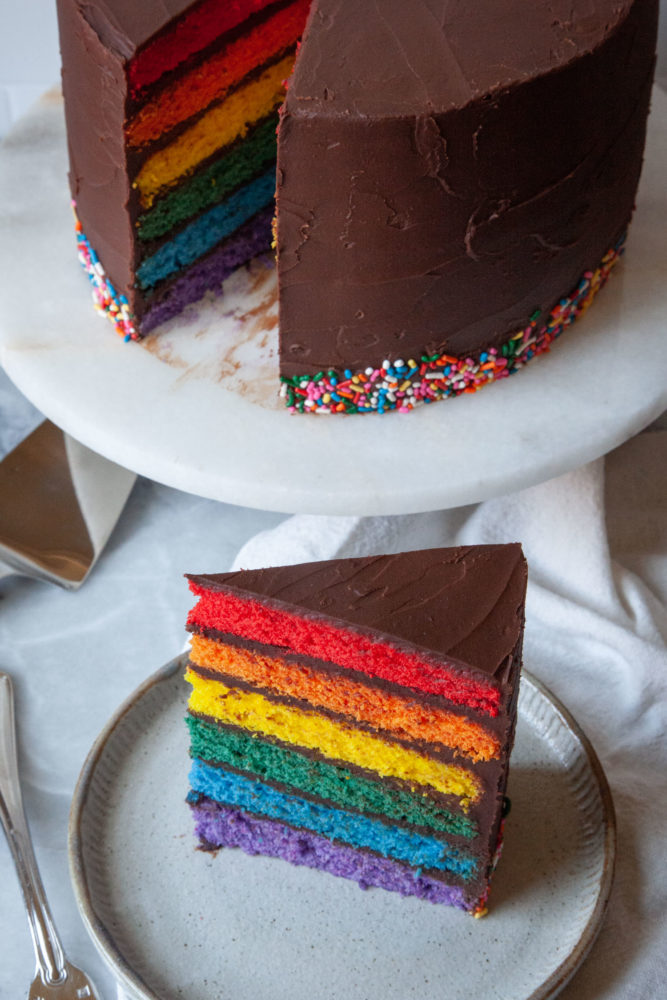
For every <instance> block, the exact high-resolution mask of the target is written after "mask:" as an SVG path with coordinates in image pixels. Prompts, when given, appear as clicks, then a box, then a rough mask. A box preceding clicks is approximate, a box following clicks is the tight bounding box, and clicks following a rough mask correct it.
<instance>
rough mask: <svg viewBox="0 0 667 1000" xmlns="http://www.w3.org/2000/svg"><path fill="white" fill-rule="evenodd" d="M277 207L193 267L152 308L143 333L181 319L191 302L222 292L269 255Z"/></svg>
mask: <svg viewBox="0 0 667 1000" xmlns="http://www.w3.org/2000/svg"><path fill="white" fill-rule="evenodd" d="M273 214H274V208H273V205H271V206H270V207H269V208H266V209H264V210H263V211H261V212H259V213H258V214H257V215H255V216H253V218H252V219H250V220H249V221H248V222H246V223H245V224H244V225H243V226H241V227H240V228H239V229H238V230H237V231H236V233H235V234H234V236H232V237H231V238H230V239H228V240H227V241H226V242H225V243H224V244H223V245H222V246H221V247H218V249H217V250H214V251H213V252H212V253H210V254H208V256H206V257H203V258H202V259H201V260H199V261H197V262H196V263H195V264H193V265H192V267H190V268H189V269H188V270H187V271H186V272H185V274H184V275H183V276H182V277H180V278H179V279H178V280H177V281H175V282H174V283H173V284H171V285H169V287H168V289H167V290H166V291H165V293H164V294H163V295H162V296H161V297H160V300H159V301H158V302H156V303H155V304H154V305H152V306H150V307H149V308H148V309H147V310H146V312H145V313H144V316H143V319H142V322H141V332H142V334H145V333H148V332H149V331H150V330H154V329H155V327H156V326H159V325H160V324H161V323H165V322H166V321H167V320H168V319H173V317H174V316H178V314H179V313H181V312H182V311H183V309H184V308H185V307H186V306H187V305H189V304H190V303H191V302H197V301H198V300H199V299H201V298H202V296H203V295H204V294H205V293H206V292H208V291H210V290H211V289H218V288H219V286H220V285H221V284H222V282H223V281H224V280H225V278H228V277H229V275H230V274H232V272H233V271H235V270H236V268H237V267H240V266H241V264H245V263H247V262H248V261H249V260H251V258H253V257H257V256H258V255H259V254H261V253H266V251H267V250H269V249H270V247H271V240H272V232H271V226H272V223H273Z"/></svg>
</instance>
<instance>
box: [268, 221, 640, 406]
mask: <svg viewBox="0 0 667 1000" xmlns="http://www.w3.org/2000/svg"><path fill="white" fill-rule="evenodd" d="M624 242H625V234H624V235H623V236H622V237H621V238H620V239H619V240H618V242H617V243H616V245H615V246H614V247H612V249H611V250H609V251H608V252H607V253H606V254H605V255H604V257H603V258H602V262H601V264H600V266H599V267H598V268H596V270H595V271H586V272H585V274H584V276H583V277H582V278H581V280H580V281H579V284H578V285H577V287H576V288H575V289H574V291H573V292H571V293H570V295H569V296H567V297H566V298H563V299H561V300H560V302H559V303H558V305H557V306H556V307H555V308H554V309H552V310H551V313H550V314H549V317H548V319H547V321H546V323H544V324H541V325H540V326H539V327H538V319H539V316H540V310H539V309H538V310H536V311H535V312H534V313H533V315H532V316H531V317H530V321H529V323H528V325H527V326H526V327H524V329H523V330H520V331H519V332H518V333H515V334H514V335H513V336H511V337H510V338H509V340H507V341H506V342H505V343H504V344H502V346H501V347H500V348H495V347H491V348H489V349H488V350H485V351H481V352H480V353H478V354H477V355H476V356H475V357H467V358H455V357H451V356H450V355H447V354H433V355H422V357H421V358H420V359H419V361H414V360H410V361H403V360H398V361H394V362H393V363H392V362H390V361H389V360H386V361H383V362H382V365H381V366H380V367H379V368H366V369H365V371H358V372H354V373H353V372H352V371H350V369H349V368H348V369H346V370H345V371H344V372H342V374H341V373H339V372H336V371H335V370H333V369H332V370H330V371H328V372H326V373H325V372H323V371H322V372H318V374H317V375H312V376H311V375H301V376H298V375H297V376H295V377H293V378H287V377H285V376H281V381H282V383H283V384H282V386H281V388H280V395H281V396H282V397H283V398H284V399H285V402H286V404H287V406H288V408H289V410H290V411H291V412H292V413H386V412H387V411H389V410H398V411H399V413H409V412H410V410H413V409H414V408H415V407H416V406H419V405H421V404H422V403H432V402H434V401H435V400H436V399H444V398H446V397H447V396H460V395H461V394H462V393H472V392H477V390H478V389H481V388H482V387H483V386H485V385H487V384H488V383H489V382H497V381H498V380H499V379H501V378H507V377H508V376H509V375H513V374H514V373H515V372H517V371H519V369H521V368H523V366H524V365H526V364H528V362H529V361H530V360H531V359H532V358H534V357H536V356H537V355H538V354H543V353H544V352H545V351H548V350H549V347H550V346H551V344H552V342H553V341H554V340H555V339H556V338H557V337H560V335H561V333H563V331H564V330H566V329H567V328H568V326H571V325H572V323H574V321H575V320H576V319H578V318H579V316H582V315H583V313H585V312H586V310H587V309H588V307H589V306H590V304H591V302H592V301H593V299H594V298H595V296H596V295H597V293H598V292H599V290H600V289H601V288H602V286H603V285H604V284H605V282H606V280H607V278H608V277H609V274H610V273H611V270H612V268H613V267H614V265H615V264H616V263H617V262H618V260H619V259H620V257H621V255H622V253H623V244H624Z"/></svg>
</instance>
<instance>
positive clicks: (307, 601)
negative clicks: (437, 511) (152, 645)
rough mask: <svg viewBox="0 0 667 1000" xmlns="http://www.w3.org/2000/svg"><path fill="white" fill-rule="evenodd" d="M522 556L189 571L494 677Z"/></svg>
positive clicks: (467, 551)
mask: <svg viewBox="0 0 667 1000" xmlns="http://www.w3.org/2000/svg"><path fill="white" fill-rule="evenodd" d="M526 577H527V570H526V563H525V559H524V557H523V553H522V551H521V546H520V545H518V544H512V545H480V546H474V547H460V548H453V549H426V550H423V551H418V552H405V553H401V554H400V555H392V556H371V557H367V558H357V559H334V560H327V561H324V562H317V563H303V564H301V565H299V566H279V567H274V568H271V569H259V570H242V571H240V572H237V573H220V574H216V575H210V576H209V575H205V576H201V575H200V576H190V577H189V579H190V580H192V581H193V582H194V583H196V584H199V585H201V586H204V587H207V588H209V589H212V590H223V591H224V590H227V589H231V590H236V591H242V592H243V593H244V594H246V595H248V596H250V597H259V598H260V599H262V600H264V601H269V602H270V603H272V604H274V605H279V606H281V607H283V608H286V609H287V610H292V611H293V610H294V609H295V608H296V609H299V610H300V611H301V612H306V614H309V615H311V616H314V617H316V618H326V619H329V620H333V621H334V622H335V623H339V624H343V625H345V626H347V627H350V626H352V627H353V628H357V629H359V630H360V631H363V632H364V633H366V634H369V633H372V634H377V633H379V634H380V637H382V638H387V639H389V640H390V641H392V642H394V644H397V645H401V646H408V647H411V648H417V649H419V650H421V651H424V652H426V653H427V654H436V656H439V657H442V658H445V659H446V660H448V661H452V660H453V661H455V662H456V663H458V664H462V665H464V666H466V667H468V668H471V669H473V670H477V671H481V672H483V673H485V674H487V675H489V676H491V677H495V678H496V679H497V680H498V681H499V682H500V683H501V684H502V682H503V681H504V680H505V677H504V676H503V675H504V673H505V672H507V671H508V670H509V667H510V664H511V663H512V662H513V660H514V658H515V654H516V651H517V647H518V646H520V640H521V635H522V629H523V605H524V599H525V589H526Z"/></svg>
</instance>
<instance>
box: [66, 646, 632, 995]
mask: <svg viewBox="0 0 667 1000" xmlns="http://www.w3.org/2000/svg"><path fill="white" fill-rule="evenodd" d="M186 661H187V653H182V654H180V655H179V656H177V657H175V658H174V659H173V660H171V661H170V662H169V663H167V664H165V665H164V666H163V667H161V668H160V669H159V670H158V671H156V672H155V673H154V674H152V675H151V676H150V677H148V678H147V679H146V680H145V681H144V682H143V683H142V684H141V685H140V686H139V687H138V688H136V690H135V691H134V692H133V693H132V694H131V695H129V697H128V698H127V699H126V700H125V701H124V702H123V703H122V704H121V706H120V707H119V708H118V709H117V710H116V712H115V713H114V714H113V715H112V716H111V718H110V719H109V721H108V722H107V724H106V725H105V727H104V729H103V730H102V732H101V733H100V734H99V736H98V737H97V739H96V740H95V742H94V744H93V746H92V747H91V749H90V751H89V753H88V756H87V758H86V760H85V762H84V765H83V768H82V770H81V773H80V775H79V779H78V781H77V784H76V787H75V790H74V795H73V798H72V805H71V809H70V816H69V829H68V855H69V867H70V877H71V881H72V887H73V890H74V895H75V899H76V902H77V906H78V908H79V912H80V914H81V917H82V919H83V922H84V925H85V927H86V930H87V931H88V933H89V935H90V937H91V939H92V941H93V943H94V945H95V947H96V948H97V950H98V952H99V953H100V955H101V957H102V958H103V960H104V961H105V962H106V964H107V966H108V967H109V969H110V970H111V972H112V973H113V975H114V976H116V978H117V980H118V982H119V984H120V986H121V987H122V988H123V989H124V990H126V991H127V992H128V993H129V994H130V995H131V996H133V997H137V998H139V1000H162V998H161V997H160V995H159V994H157V993H155V992H154V991H153V990H152V988H151V987H150V986H148V984H147V983H145V982H144V981H143V980H142V979H141V977H140V976H138V975H137V973H136V972H135V971H134V969H133V968H132V967H131V966H130V965H129V963H128V962H127V961H126V960H125V958H124V957H123V955H122V954H121V953H120V952H119V950H118V949H117V947H116V945H115V942H114V940H113V937H112V936H111V934H110V933H109V931H108V930H107V928H106V926H105V924H104V922H103V921H102V920H100V918H99V917H98V916H97V913H96V911H95V907H94V903H93V898H92V894H91V891H90V888H89V885H88V882H87V880H86V875H85V863H84V859H83V851H84V842H83V837H82V834H81V825H82V820H83V814H84V810H85V808H86V800H87V797H88V793H89V790H90V788H91V785H92V783H93V781H94V779H95V771H96V768H97V765H98V763H99V762H100V758H101V757H102V755H103V753H104V752H105V749H106V746H107V743H108V741H109V739H110V738H111V737H112V735H113V734H114V732H115V730H116V729H117V728H118V726H120V725H121V724H122V723H123V720H124V719H125V717H126V716H127V715H128V714H129V713H130V712H132V711H133V710H134V709H135V707H136V706H137V704H138V703H139V702H140V701H141V700H142V698H143V697H144V696H145V695H146V694H147V693H148V692H149V691H151V690H152V688H154V687H155V686H156V685H158V684H160V683H162V682H165V681H170V680H171V679H172V678H173V677H174V676H175V675H176V674H177V673H180V672H182V671H183V670H184V668H185V663H186ZM521 684H522V687H523V688H524V689H525V688H526V687H528V688H532V689H533V691H534V692H536V693H537V694H539V695H541V696H542V697H543V698H544V699H545V700H546V701H547V702H548V703H549V704H550V707H551V709H552V711H553V713H554V715H555V716H556V717H558V719H559V721H560V723H561V724H562V725H563V726H564V727H565V728H566V729H567V730H569V732H570V734H571V735H572V736H573V737H574V739H575V740H576V742H577V743H578V744H579V746H580V747H581V750H582V752H583V755H584V758H585V762H586V764H587V765H588V768H589V769H590V774H591V777H592V779H593V783H594V786H595V788H596V789H597V791H598V794H599V804H600V808H601V812H602V817H603V820H602V824H603V829H604V845H603V863H602V871H601V876H600V883H599V886H598V892H597V898H596V901H595V904H594V906H593V909H592V911H591V914H590V917H589V919H588V921H587V923H586V924H585V926H584V928H583V930H582V932H581V934H580V936H579V939H578V940H577V942H576V944H575V945H574V947H573V948H572V949H571V950H570V953H569V954H568V955H567V956H566V957H565V958H564V959H563V961H562V962H561V963H560V965H559V966H558V967H557V968H556V969H555V970H554V971H553V972H552V973H551V974H550V975H549V976H548V977H547V978H546V979H545V980H544V982H543V983H541V984H540V986H538V987H537V989H535V990H533V991H532V992H531V993H530V994H526V995H525V996H524V997H520V998H519V997H516V998H515V1000H550V998H552V997H555V996H557V995H558V993H560V992H561V990H563V989H564V988H565V986H566V985H567V984H568V983H569V981H570V980H571V979H572V977H573V976H574V974H575V972H576V971H577V969H578V968H579V967H580V965H581V964H582V963H583V961H584V960H585V959H586V957H587V955H588V954H589V952H590V950H591V948H592V947H593V944H594V942H595V939H596V938H597V935H598V933H599V931H600V928H601V926H602V922H603V920H604V916H605V913H606V911H607V907H608V905H609V897H610V894H611V889H612V884H613V880H614V871H615V865H616V814H615V810H614V803H613V799H612V795H611V791H610V788H609V783H608V781H607V778H606V775H605V773H604V770H603V768H602V764H601V763H600V760H599V758H598V756H597V754H596V752H595V750H594V749H593V746H592V744H591V742H590V740H589V739H588V737H587V736H586V735H585V733H584V732H583V730H582V729H581V727H580V726H579V724H578V723H577V722H576V720H575V719H574V717H573V716H572V714H571V713H570V712H569V711H568V709H567V708H565V706H564V705H563V703H562V702H561V701H560V700H559V699H558V698H556V696H555V695H554V694H552V692H551V691H550V690H549V688H548V687H547V686H546V685H545V684H543V683H542V682H541V681H539V680H538V679H537V678H536V677H534V676H533V675H532V674H531V673H530V672H529V671H527V670H525V669H524V670H523V672H522V677H521Z"/></svg>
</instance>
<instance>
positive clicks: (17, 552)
mask: <svg viewBox="0 0 667 1000" xmlns="http://www.w3.org/2000/svg"><path fill="white" fill-rule="evenodd" d="M135 478H136V476H135V474H134V473H133V472H129V471H128V470H127V469H124V468H122V466H120V465H116V464H115V463H114V462H109V461H108V460H107V459H106V458H102V456H101V455H98V454H96V453H95V452H94V451H91V450H90V449H89V448H86V447H85V446H84V445H82V444H80V443H79V442H78V441H75V440H74V438H71V437H69V436H68V435H67V434H65V433H64V432H63V431H61V430H60V429H59V428H58V427H56V426H55V424H52V423H51V421H50V420H45V421H44V422H43V423H42V424H40V425H39V427H37V429H36V430H34V431H33V432H32V434H30V435H28V437H27V438H25V439H24V440H23V441H22V442H21V443H20V444H19V445H18V446H17V447H16V448H15V449H14V450H13V451H12V452H10V453H9V454H8V455H7V456H6V457H5V458H4V459H3V460H2V462H0V578H2V577H3V576H7V575H9V574H12V573H18V574H21V575H23V576H30V577H34V578H36V579H39V580H47V581H49V582H51V583H57V584H60V586H62V587H66V588H68V589H70V590H76V589H77V588H78V587H79V586H80V585H81V584H82V583H83V581H84V580H85V578H86V576H87V574H88V572H89V571H90V569H91V567H92V566H93V565H94V563H95V561H96V559H97V557H98V556H99V554H100V552H101V551H102V549H103V548H104V546H105V544H106V542H107V539H108V537H109V535H110V534H111V531H112V529H113V527H114V525H115V524H116V521H117V520H118V517H119V515H120V513H121V511H122V509H123V507H124V505H125V501H126V500H127V497H128V495H129V492H130V490H131V488H132V484H133V483H134V480H135Z"/></svg>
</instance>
